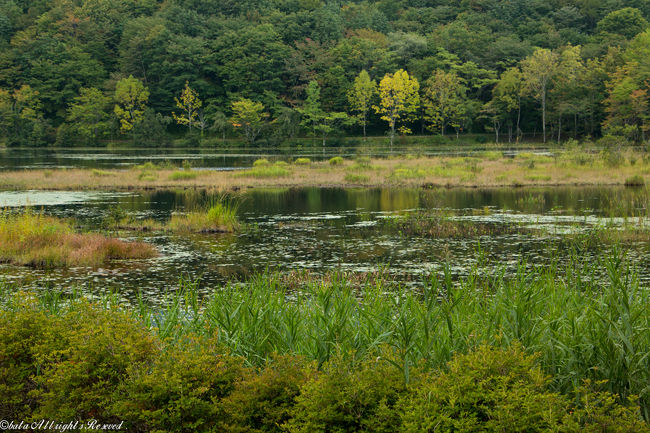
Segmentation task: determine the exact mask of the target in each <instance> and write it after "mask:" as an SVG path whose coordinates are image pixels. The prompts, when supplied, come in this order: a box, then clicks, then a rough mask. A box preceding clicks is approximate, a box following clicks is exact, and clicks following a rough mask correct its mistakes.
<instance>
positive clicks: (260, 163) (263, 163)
mask: <svg viewBox="0 0 650 433" xmlns="http://www.w3.org/2000/svg"><path fill="white" fill-rule="evenodd" d="M269 164H271V163H270V162H269V160H268V159H266V158H259V159H256V160H255V162H253V167H262V166H267V165H269Z"/></svg>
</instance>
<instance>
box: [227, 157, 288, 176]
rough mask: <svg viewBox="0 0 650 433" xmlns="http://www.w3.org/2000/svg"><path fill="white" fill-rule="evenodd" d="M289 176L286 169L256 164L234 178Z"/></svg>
mask: <svg viewBox="0 0 650 433" xmlns="http://www.w3.org/2000/svg"><path fill="white" fill-rule="evenodd" d="M256 162H257V161H256ZM290 175H291V171H290V170H289V169H288V168H286V167H283V166H279V165H270V164H258V165H256V166H254V167H253V168H251V169H250V170H244V171H241V172H238V173H236V174H235V177H253V178H258V179H259V178H278V177H288V176H290Z"/></svg>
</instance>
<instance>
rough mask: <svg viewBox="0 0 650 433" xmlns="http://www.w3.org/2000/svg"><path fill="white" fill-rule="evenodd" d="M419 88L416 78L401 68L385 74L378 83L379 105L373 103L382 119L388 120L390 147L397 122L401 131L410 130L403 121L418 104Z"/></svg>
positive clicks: (406, 131) (410, 116)
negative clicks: (393, 72) (399, 123)
mask: <svg viewBox="0 0 650 433" xmlns="http://www.w3.org/2000/svg"><path fill="white" fill-rule="evenodd" d="M419 90H420V84H419V83H418V80H417V79H416V78H415V77H411V76H409V74H408V72H406V71H405V70H403V69H400V70H399V71H397V72H395V74H386V75H385V76H384V78H383V79H382V80H381V82H380V83H379V105H375V106H374V109H375V111H376V112H377V114H379V115H381V118H382V120H385V121H387V122H388V127H389V128H390V145H391V147H392V145H393V140H394V138H395V128H396V125H397V123H398V122H401V123H402V125H401V126H400V128H399V130H400V131H401V132H402V133H409V132H410V130H409V129H408V128H407V127H406V126H405V125H404V122H405V121H408V120H411V119H412V116H413V114H414V113H415V112H416V111H417V109H418V108H419V106H420V94H419Z"/></svg>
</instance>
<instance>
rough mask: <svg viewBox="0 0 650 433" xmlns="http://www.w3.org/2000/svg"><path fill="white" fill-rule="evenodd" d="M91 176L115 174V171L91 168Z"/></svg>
mask: <svg viewBox="0 0 650 433" xmlns="http://www.w3.org/2000/svg"><path fill="white" fill-rule="evenodd" d="M93 176H97V177H105V176H115V173H113V172H111V171H106V170H99V169H96V168H94V169H93Z"/></svg>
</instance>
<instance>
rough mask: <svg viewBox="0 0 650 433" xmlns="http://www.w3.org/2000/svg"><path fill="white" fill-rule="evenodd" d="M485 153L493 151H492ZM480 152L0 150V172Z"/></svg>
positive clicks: (446, 148)
mask: <svg viewBox="0 0 650 433" xmlns="http://www.w3.org/2000/svg"><path fill="white" fill-rule="evenodd" d="M490 149H492V150H494V148H493V147H491V148H490ZM483 150H486V149H485V148H483V147H481V146H476V145H474V146H471V147H466V148H464V149H460V150H459V146H458V144H456V143H453V144H449V145H434V146H433V145H432V146H422V145H418V146H417V147H413V148H409V147H406V146H399V145H396V146H394V147H392V148H391V147H389V146H377V145H373V146H372V147H365V146H361V145H359V146H342V147H332V146H328V147H322V146H313V145H310V144H309V143H308V142H307V143H305V145H304V146H300V145H298V146H292V147H291V148H290V149H283V148H278V147H271V148H264V147H254V148H233V147H228V148H214V147H211V148H192V149H182V148H169V149H168V148H142V149H129V148H114V149H107V148H88V149H78V148H58V149H57V148H11V147H10V148H0V171H6V170H23V169H39V168H40V169H44V168H99V169H119V168H124V167H128V166H132V165H136V164H143V163H145V162H154V163H163V162H164V163H169V164H172V165H176V166H180V165H181V164H182V163H183V161H189V162H190V163H191V164H192V165H193V166H194V167H197V168H209V169H237V168H241V167H250V166H251V165H252V164H253V162H254V161H255V160H256V159H258V158H269V159H272V160H288V159H290V158H293V159H295V158H299V157H306V158H311V159H312V160H314V161H319V160H323V159H329V158H331V157H333V156H342V157H344V158H352V157H354V156H358V155H364V156H372V157H385V156H388V155H404V154H408V153H418V154H421V155H470V154H472V153H476V152H481V151H483ZM501 150H502V151H503V152H504V154H506V155H514V154H516V153H517V152H531V151H533V152H537V153H540V152H541V153H544V152H547V149H544V148H529V147H519V148H517V149H509V148H507V147H504V148H503V149H501Z"/></svg>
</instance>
